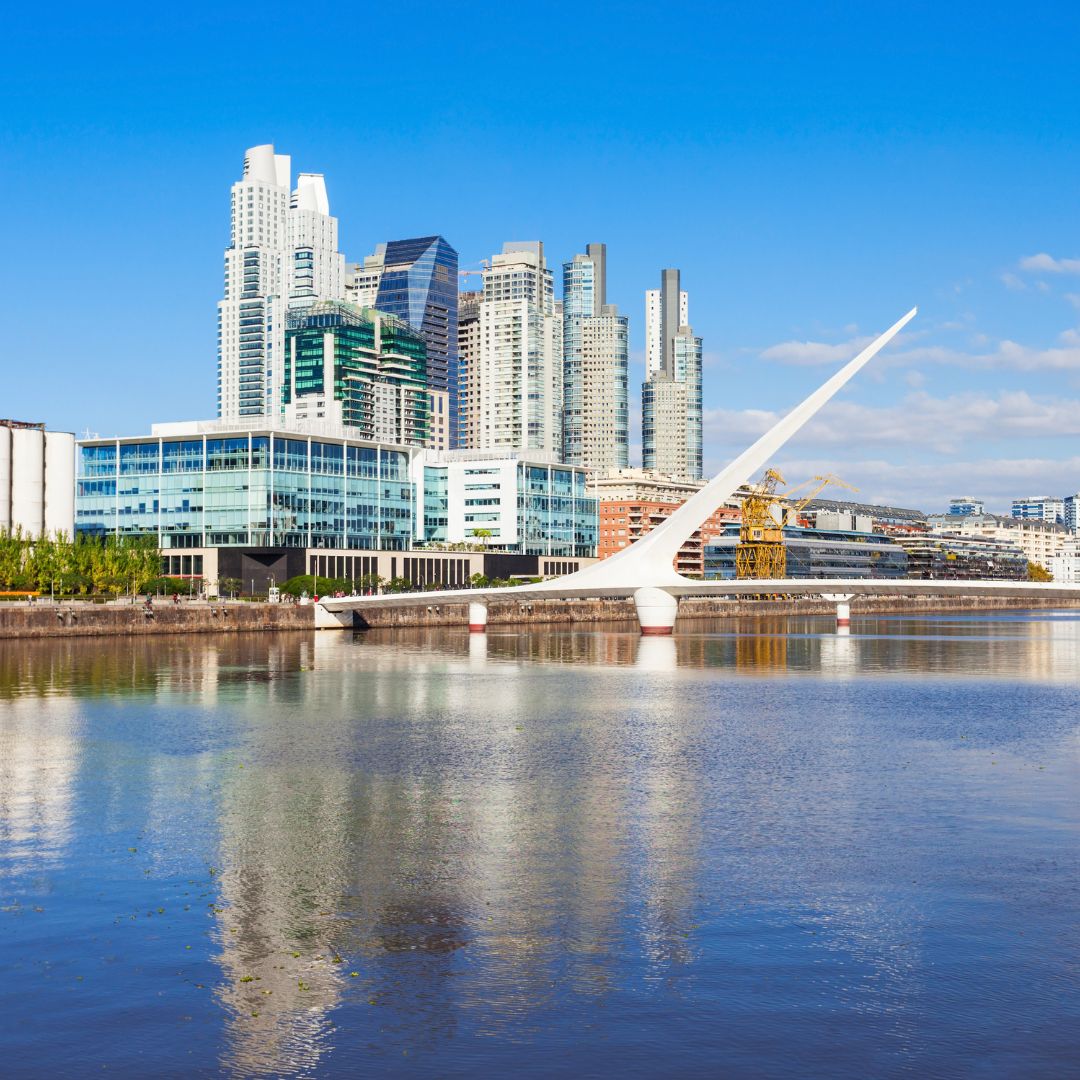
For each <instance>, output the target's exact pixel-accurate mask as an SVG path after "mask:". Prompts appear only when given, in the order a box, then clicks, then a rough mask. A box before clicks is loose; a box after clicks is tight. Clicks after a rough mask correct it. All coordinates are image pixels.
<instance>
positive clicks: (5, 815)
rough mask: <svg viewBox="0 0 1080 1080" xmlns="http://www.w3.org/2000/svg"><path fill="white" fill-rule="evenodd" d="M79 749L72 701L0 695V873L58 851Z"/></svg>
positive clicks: (68, 819) (66, 830)
mask: <svg viewBox="0 0 1080 1080" xmlns="http://www.w3.org/2000/svg"><path fill="white" fill-rule="evenodd" d="M81 750H82V745H81V742H80V739H79V724H78V710H77V708H76V705H75V702H73V701H71V700H69V699H64V698H56V699H53V700H50V701H49V703H48V708H42V703H41V702H40V701H39V700H38V699H37V698H35V697H21V698H16V699H14V700H7V701H5V700H3V698H0V878H2V877H5V876H7V875H9V874H13V873H17V872H21V871H25V870H26V869H27V868H28V867H30V866H33V865H39V864H46V865H47V864H49V863H52V862H55V861H56V860H58V859H60V858H62V857H63V856H64V854H65V852H66V850H67V848H68V846H69V844H70V842H71V831H72V799H73V797H74V787H75V783H76V779H77V775H78V771H79V767H80V755H81Z"/></svg>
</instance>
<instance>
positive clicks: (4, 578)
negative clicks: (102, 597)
mask: <svg viewBox="0 0 1080 1080" xmlns="http://www.w3.org/2000/svg"><path fill="white" fill-rule="evenodd" d="M161 580H163V579H162V578H161V557H160V555H159V554H158V548H157V538H156V537H154V536H110V537H108V538H107V539H104V540H101V539H98V538H96V537H90V536H85V535H83V534H80V535H79V536H77V537H76V538H75V539H74V540H72V539H70V538H69V537H68V536H67V535H65V534H64V533H57V534H55V535H54V536H40V537H37V538H36V539H31V538H30V537H28V536H26V535H24V533H23V531H22V530H21V529H18V528H17V529H15V530H14V531H7V530H0V590H4V591H8V592H40V593H43V594H47V593H53V594H55V595H58V596H59V595H67V596H82V595H88V594H90V593H98V594H100V593H112V594H114V595H116V596H120V595H121V594H122V593H138V592H146V591H150V592H153V591H157V590H156V589H155V588H154V586H155V585H157V584H158V583H160V581H161ZM186 588H187V583H186V582H185V590H186Z"/></svg>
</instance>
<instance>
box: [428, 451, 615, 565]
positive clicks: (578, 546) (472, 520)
mask: <svg viewBox="0 0 1080 1080" xmlns="http://www.w3.org/2000/svg"><path fill="white" fill-rule="evenodd" d="M597 510H598V504H597V501H596V499H595V498H592V497H590V496H589V494H588V491H587V489H586V474H585V471H584V470H583V469H580V468H569V467H567V466H563V465H558V464H554V463H551V462H544V461H530V460H527V459H526V458H521V459H519V458H518V457H516V456H514V455H507V456H505V457H502V458H494V457H492V458H485V457H482V456H464V457H461V458H457V459H455V460H449V461H446V462H437V463H428V464H427V465H426V466H425V467H424V540H425V542H426V543H428V544H432V545H437V544H441V543H476V542H478V541H482V542H483V544H484V546H485V547H488V548H491V549H493V550H498V551H503V552H509V553H512V554H519V555H554V556H560V557H571V558H593V557H594V556H595V555H596V544H597V539H598V530H599V522H598V517H597Z"/></svg>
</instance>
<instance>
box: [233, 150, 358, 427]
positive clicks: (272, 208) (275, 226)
mask: <svg viewBox="0 0 1080 1080" xmlns="http://www.w3.org/2000/svg"><path fill="white" fill-rule="evenodd" d="M231 200H232V218H231V227H230V242H229V247H228V248H227V249H226V250H225V288H224V297H223V299H222V300H221V301H220V302H219V303H218V401H217V406H218V416H220V417H227V418H253V417H259V416H264V417H277V416H279V415H280V412H281V387H282V379H283V372H284V343H285V316H286V312H287V311H288V310H289V309H290V308H303V307H306V306H308V305H310V304H312V303H314V302H315V301H317V300H340V299H343V298H344V295H345V262H344V258H343V257H342V255H341V253H340V252H339V251H338V250H337V219H336V218H334V217H331V216H330V204H329V200H328V198H327V194H326V183H325V181H324V180H323V177H322V176H320V175H318V174H315V173H301V174H300V176H299V178H298V179H297V186H296V188H295V189H292V180H291V159H290V158H289V157H288V155H285V154H275V153H274V148H273V146H270V145H266V146H255V147H252V148H251V149H250V150H248V151H247V153H246V154H245V155H244V172H243V176H242V178H241V179H240V180H238V181H237V182H236V183H235V184H233V185H232V192H231Z"/></svg>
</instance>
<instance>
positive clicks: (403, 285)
mask: <svg viewBox="0 0 1080 1080" xmlns="http://www.w3.org/2000/svg"><path fill="white" fill-rule="evenodd" d="M346 294H347V298H348V299H349V300H351V301H353V302H354V303H356V304H358V305H359V306H361V307H372V308H376V309H377V310H379V311H384V312H387V313H388V314H390V315H396V316H397V317H398V318H399V319H402V320H404V321H405V322H406V323H408V324H409V326H411V327H412V328H413V329H414V330H417V331H419V332H420V334H421V335H422V336H423V339H424V345H425V346H426V348H427V381H428V388H429V389H430V390H433V391H436V392H442V393H445V394H446V395H447V396H448V401H449V408H450V413H449V417H448V426H449V432H450V436H449V437H450V445H451V446H454V445H457V438H458V436H457V428H458V411H459V402H458V395H459V387H458V384H459V370H458V366H459V365H458V254H457V252H456V251H455V250H454V249H453V247H451V246H450V244H449V243H448V242H447V241H446V239H445V238H443V237H441V236H420V237H414V238H413V239H410V240H392V241H390V242H389V243H386V244H379V245H378V247H377V248H376V249H375V254H374V255H369V256H368V257H367V258H366V259H364V263H363V265H362V266H352V267H350V268H349V275H348V279H347V281H346ZM432 437H433V438H434V431H433V432H432ZM431 445H432V446H433V447H434V448H436V449H439V448H440V447H438V446H436V445H435V443H434V442H432V443H431Z"/></svg>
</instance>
